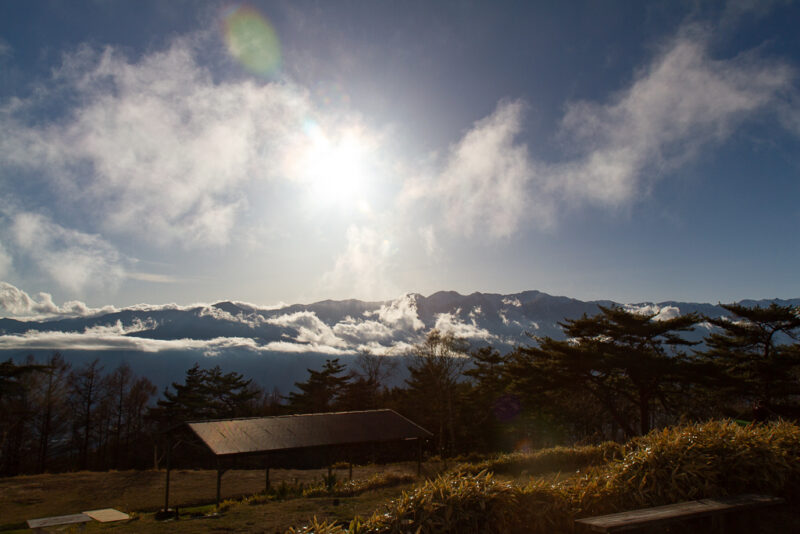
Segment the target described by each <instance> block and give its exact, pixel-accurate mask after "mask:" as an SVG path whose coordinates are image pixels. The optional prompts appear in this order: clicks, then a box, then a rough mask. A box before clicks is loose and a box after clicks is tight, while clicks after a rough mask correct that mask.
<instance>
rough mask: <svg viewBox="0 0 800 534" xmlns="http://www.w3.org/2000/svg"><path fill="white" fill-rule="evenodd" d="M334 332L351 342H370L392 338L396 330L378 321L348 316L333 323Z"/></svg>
mask: <svg viewBox="0 0 800 534" xmlns="http://www.w3.org/2000/svg"><path fill="white" fill-rule="evenodd" d="M333 333H334V334H336V336H337V337H339V338H344V339H346V340H347V341H349V342H351V343H352V342H356V343H370V342H373V341H375V342H379V341H386V340H391V338H392V335H393V334H394V331H393V330H392V329H391V328H389V327H388V326H386V325H385V324H383V323H380V322H378V321H358V320H356V319H354V318H352V317H347V318H345V319H344V320H343V321H340V322H338V323H336V324H335V325H333Z"/></svg>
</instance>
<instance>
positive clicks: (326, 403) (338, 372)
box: [288, 358, 350, 413]
mask: <svg viewBox="0 0 800 534" xmlns="http://www.w3.org/2000/svg"><path fill="white" fill-rule="evenodd" d="M345 370H346V368H345V366H344V365H342V364H340V363H339V358H334V359H333V360H325V365H323V367H322V370H321V371H315V370H313V369H307V371H308V375H309V376H308V380H306V381H305V382H295V384H294V385H295V386H296V387H297V389H299V390H300V391H299V392H291V393H289V397H288V400H289V410H290V412H291V413H320V412H329V411H331V410H332V409H333V408H334V404H335V403H336V401H337V400H338V399H339V397H340V396H341V395H342V394H343V393H344V390H345V388H346V386H347V384H348V382H349V380H350V377H349V376H347V375H343V373H344V372H345Z"/></svg>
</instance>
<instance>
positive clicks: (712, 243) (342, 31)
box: [0, 0, 800, 316]
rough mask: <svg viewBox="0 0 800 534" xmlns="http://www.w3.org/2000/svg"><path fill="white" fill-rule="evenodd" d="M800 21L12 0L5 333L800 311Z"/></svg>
mask: <svg viewBox="0 0 800 534" xmlns="http://www.w3.org/2000/svg"><path fill="white" fill-rule="evenodd" d="M798 23H800V3H798V2H787V1H771V2H770V1H758V2H756V1H731V2H689V1H683V2H682V1H669V2H667V1H664V2H615V1H603V2H597V1H586V2H580V1H576V2H488V1H487V2H473V1H458V2H445V1H442V2H427V1H420V2H415V1H404V2H391V1H381V0H375V1H352V2H351V1H320V2H313V1H304V0H297V1H286V2H270V1H263V2H260V1H253V2H250V3H247V4H239V3H235V2H194V1H192V2H189V1H182V0H171V1H169V2H163V1H146V0H138V1H136V2H123V1H116V0H95V1H84V2H79V1H73V2H61V1H54V0H53V1H49V0H37V1H22V0H8V1H5V2H0V132H2V133H0V282H2V283H0V316H22V315H25V314H26V313H29V312H32V311H35V309H37V308H38V309H43V308H48V307H49V308H52V309H58V310H62V311H64V312H65V313H67V312H69V313H77V312H78V311H80V310H86V309H98V308H101V307H103V306H109V305H111V306H130V305H134V304H137V303H153V304H157V303H177V304H181V305H185V304H189V303H194V302H216V301H221V300H237V301H244V302H251V303H256V304H259V305H277V304H279V303H309V302H314V301H318V300H323V299H348V298H358V299H363V300H387V299H393V298H396V297H398V296H399V295H402V294H405V293H408V292H415V293H421V294H425V295H427V294H430V293H433V292H435V291H438V290H455V291H459V292H461V293H465V294H466V293H472V292H474V291H481V292H494V293H503V294H508V293H515V292H519V291H523V290H528V289H537V290H541V291H544V292H547V293H550V294H554V295H567V296H571V297H575V298H579V299H583V300H589V299H612V300H615V301H618V302H645V301H653V302H660V301H665V300H683V301H699V302H712V303H717V302H731V301H735V300H740V299H745V298H754V299H760V298H775V297H778V298H794V297H798V296H800V277H798V276H797V273H798V272H800V271H798V265H800V239H798V236H797V234H798V227H800V224H799V223H800V179H798V177H799V176H800V77H799V75H800V32H798V31H797V25H798ZM76 310H77V311H76Z"/></svg>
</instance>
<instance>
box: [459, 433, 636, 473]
mask: <svg viewBox="0 0 800 534" xmlns="http://www.w3.org/2000/svg"><path fill="white" fill-rule="evenodd" d="M624 452H625V449H624V447H623V446H622V445H619V444H618V443H614V442H612V441H608V442H605V443H602V444H600V445H586V446H583V447H553V448H550V449H542V450H539V451H535V452H513V453H510V454H502V455H500V456H497V457H495V458H491V459H489V460H484V461H482V462H478V463H475V464H465V465H460V466H459V467H458V468H457V470H461V471H464V472H468V473H472V474H476V473H480V472H481V471H492V472H493V473H498V474H522V473H526V474H529V475H534V474H541V473H547V472H551V471H574V470H576V469H581V468H583V467H587V466H590V465H601V464H605V463H607V462H609V461H610V460H614V459H618V458H622V456H623V454H624Z"/></svg>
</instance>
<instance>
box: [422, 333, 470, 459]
mask: <svg viewBox="0 0 800 534" xmlns="http://www.w3.org/2000/svg"><path fill="white" fill-rule="evenodd" d="M468 361H469V360H468V358H467V346H466V343H465V342H464V341H463V340H461V339H458V338H456V337H455V336H454V335H453V334H449V333H448V334H443V333H442V332H440V331H438V330H435V329H434V330H431V331H430V332H429V333H428V336H427V337H426V339H425V341H424V342H422V343H420V344H419V345H417V346H416V347H415V348H414V350H413V351H412V353H411V354H410V355H409V356H408V372H409V375H410V376H409V378H407V379H406V384H407V386H408V389H407V391H406V394H407V398H408V401H409V406H410V407H411V409H412V411H413V414H414V418H415V420H418V421H420V422H421V423H422V426H425V427H427V428H428V429H429V430H432V431H433V432H434V433H435V435H436V440H437V445H438V448H439V451H440V453H441V454H448V453H452V452H453V450H454V449H455V448H456V420H457V419H458V418H459V415H460V414H459V407H460V405H461V393H462V392H463V391H462V390H463V389H464V388H459V380H460V379H461V373H462V371H463V370H464V367H465V366H466V364H467V362H468Z"/></svg>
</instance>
